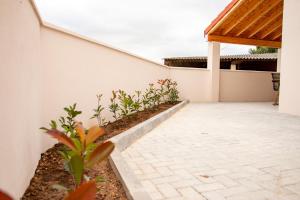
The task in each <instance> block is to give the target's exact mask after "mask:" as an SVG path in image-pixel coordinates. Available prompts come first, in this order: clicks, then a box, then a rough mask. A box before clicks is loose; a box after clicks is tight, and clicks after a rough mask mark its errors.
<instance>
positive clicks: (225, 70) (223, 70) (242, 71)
mask: <svg viewBox="0 0 300 200" xmlns="http://www.w3.org/2000/svg"><path fill="white" fill-rule="evenodd" d="M221 72H240V73H245V72H248V73H270V74H271V73H274V72H275V71H274V72H273V71H253V70H230V69H221Z"/></svg>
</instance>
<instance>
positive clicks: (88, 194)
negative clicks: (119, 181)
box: [65, 181, 97, 200]
mask: <svg viewBox="0 0 300 200" xmlns="http://www.w3.org/2000/svg"><path fill="white" fill-rule="evenodd" d="M96 192H97V188H96V183H95V181H89V182H85V183H82V184H81V185H80V186H79V187H78V188H76V189H75V190H74V191H73V192H70V193H69V195H68V196H67V197H66V198H65V200H95V199H96Z"/></svg>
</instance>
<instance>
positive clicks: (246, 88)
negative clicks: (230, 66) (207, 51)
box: [220, 70, 275, 102]
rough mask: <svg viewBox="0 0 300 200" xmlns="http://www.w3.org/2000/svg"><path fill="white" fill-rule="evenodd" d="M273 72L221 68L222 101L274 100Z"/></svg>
mask: <svg viewBox="0 0 300 200" xmlns="http://www.w3.org/2000/svg"><path fill="white" fill-rule="evenodd" d="M274 95H275V94H274V91H273V86H272V76H271V72H257V71H234V70H221V73H220V101H227V102H251V101H252V102H259V101H260V102H262V101H273V100H274Z"/></svg>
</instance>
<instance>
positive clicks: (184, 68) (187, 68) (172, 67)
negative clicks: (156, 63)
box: [169, 66, 211, 71]
mask: <svg viewBox="0 0 300 200" xmlns="http://www.w3.org/2000/svg"><path fill="white" fill-rule="evenodd" d="M169 68H170V69H178V70H199V71H211V70H210V69H207V68H195V67H174V66H169Z"/></svg>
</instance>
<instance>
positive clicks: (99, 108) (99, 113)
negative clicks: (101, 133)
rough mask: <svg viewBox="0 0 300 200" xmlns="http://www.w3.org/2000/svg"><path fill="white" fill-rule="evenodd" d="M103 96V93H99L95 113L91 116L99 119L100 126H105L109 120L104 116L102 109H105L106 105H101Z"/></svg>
mask: <svg viewBox="0 0 300 200" xmlns="http://www.w3.org/2000/svg"><path fill="white" fill-rule="evenodd" d="M101 98H102V94H98V95H97V108H96V109H94V110H93V111H94V115H93V116H92V117H91V119H94V118H96V119H97V121H98V126H99V127H103V126H105V125H106V124H107V123H108V122H107V121H106V119H105V118H104V117H103V116H102V111H103V110H104V107H103V106H102V105H101Z"/></svg>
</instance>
